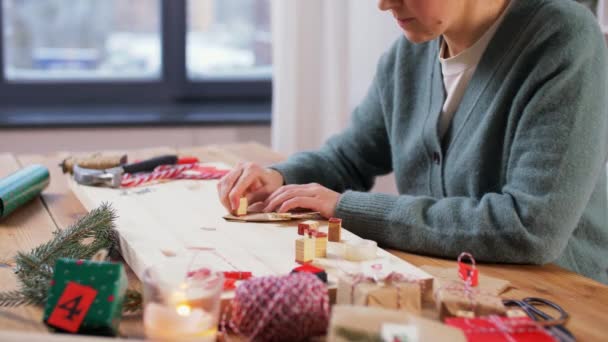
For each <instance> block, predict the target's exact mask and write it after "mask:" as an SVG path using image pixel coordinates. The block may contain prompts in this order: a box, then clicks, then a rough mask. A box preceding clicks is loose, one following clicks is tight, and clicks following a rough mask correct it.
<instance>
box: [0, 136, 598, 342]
mask: <svg viewBox="0 0 608 342" xmlns="http://www.w3.org/2000/svg"><path fill="white" fill-rule="evenodd" d="M122 152H125V151H122ZM127 152H128V154H129V158H130V159H131V160H135V159H143V158H147V157H150V156H154V155H158V154H161V153H175V152H178V153H180V154H183V155H193V156H197V157H199V158H200V159H201V160H202V161H223V162H226V163H228V164H231V165H234V164H236V163H237V162H239V161H243V160H250V161H255V162H258V163H261V164H264V165H267V164H271V163H274V162H277V161H280V160H282V159H283V157H282V156H281V155H279V154H277V153H275V152H273V151H271V150H269V149H268V148H266V147H264V146H261V145H259V144H255V143H249V144H237V145H223V146H207V147H200V148H187V149H178V150H177V151H176V149H172V148H155V149H147V150H138V151H127ZM66 155H67V154H66V153H56V154H53V155H46V156H42V155H20V156H14V155H11V154H0V177H4V176H6V175H8V174H9V173H11V172H13V171H15V170H17V169H18V168H20V167H24V166H27V165H31V164H42V165H45V166H47V167H48V168H49V170H50V172H51V180H52V181H51V184H50V186H49V187H48V188H47V189H46V190H45V192H44V193H43V196H42V198H41V199H37V200H35V201H33V202H31V203H30V204H28V205H26V206H25V207H23V208H21V209H19V210H18V211H16V212H14V213H13V214H12V215H11V216H9V217H8V218H7V219H5V220H4V221H2V222H0V260H4V261H7V260H10V258H11V257H12V256H13V255H15V253H16V252H18V251H29V250H30V249H32V248H33V247H35V246H37V245H39V244H41V243H44V242H46V241H48V240H49V239H50V238H51V232H52V231H53V230H55V229H56V228H59V229H63V228H65V227H67V226H69V225H70V224H71V223H72V222H74V221H75V220H76V219H77V218H78V217H80V216H82V215H84V214H86V211H85V209H84V207H83V206H82V205H81V204H80V202H79V201H78V200H77V199H76V197H75V196H74V194H72V192H71V191H70V190H69V189H68V186H67V183H66V178H65V176H64V175H63V174H62V173H61V170H60V168H59V167H58V166H57V164H58V163H59V162H60V161H61V160H62V159H63V158H64V157H65V156H66ZM393 253H394V254H396V255H397V256H399V257H401V258H403V259H405V260H406V261H408V262H410V263H412V264H414V265H417V266H422V265H435V266H443V267H454V266H455V262H454V261H451V260H442V259H437V258H431V257H425V256H419V255H413V254H408V253H403V252H397V251H393ZM479 269H480V271H481V272H483V273H486V274H489V275H492V276H495V277H499V278H503V279H507V280H509V281H511V283H512V284H513V285H514V287H515V289H512V290H510V291H508V292H507V293H506V294H505V297H508V298H523V297H527V296H538V297H543V298H547V299H549V300H552V301H555V302H556V303H559V304H560V305H561V306H562V307H564V309H566V310H567V311H568V312H569V313H570V314H571V319H570V321H569V323H568V325H567V327H568V328H569V329H570V330H571V331H572V332H573V333H574V334H575V336H576V337H577V338H578V339H579V340H581V341H596V340H598V341H599V340H606V338H607V337H608V286H605V285H603V284H600V283H598V282H596V281H594V280H591V279H588V278H585V277H583V276H580V275H578V274H575V273H572V272H569V271H567V270H564V269H562V268H560V267H558V266H555V265H546V266H517V265H481V266H479ZM130 284H131V286H135V287H136V286H138V285H139V281H138V280H137V279H136V278H135V277H134V276H133V274H132V273H131V274H130ZM16 286H17V282H16V278H15V276H14V275H13V273H12V270H11V268H10V261H9V264H8V265H7V264H6V263H0V291H3V290H11V289H15V288H16ZM120 330H121V335H122V336H124V337H129V338H141V337H143V327H142V319H141V316H140V315H134V316H129V317H126V318H124V319H123V321H122V323H121V327H120ZM15 331H20V332H25V333H28V335H27V336H28V337H25V336H22V335H20V334H19V333H15ZM31 333H40V334H48V331H47V329H46V328H45V326H44V325H43V324H42V309H40V308H36V307H20V308H10V309H9V308H0V340H1V341H9V340H15V341H17V340H23V339H24V338H27V339H28V340H30V339H33V338H34V337H32V335H31ZM46 338H48V336H47V337H46ZM46 338H45V337H44V336H38V338H36V340H45V339H46Z"/></svg>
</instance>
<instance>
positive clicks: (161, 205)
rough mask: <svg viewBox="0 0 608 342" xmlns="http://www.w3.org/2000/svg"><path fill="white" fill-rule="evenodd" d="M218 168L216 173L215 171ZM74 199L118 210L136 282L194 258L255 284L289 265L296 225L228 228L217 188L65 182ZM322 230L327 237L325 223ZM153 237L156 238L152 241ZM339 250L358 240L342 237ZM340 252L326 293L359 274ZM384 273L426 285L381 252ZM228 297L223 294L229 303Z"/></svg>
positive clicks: (332, 258) (332, 255) (330, 265)
mask: <svg viewBox="0 0 608 342" xmlns="http://www.w3.org/2000/svg"><path fill="white" fill-rule="evenodd" d="M220 167H221V166H220ZM70 186H71V188H72V190H73V191H74V193H75V194H76V196H77V197H78V198H79V199H80V200H81V202H82V203H83V204H84V206H85V207H86V208H88V209H89V210H90V209H92V208H95V207H97V206H99V205H100V204H101V203H103V202H108V203H112V205H113V207H114V208H115V209H116V210H117V214H118V219H117V228H118V232H119V234H120V236H121V251H122V255H123V257H124V258H125V260H126V261H127V263H129V265H130V266H131V268H132V269H133V271H134V272H135V274H137V275H138V276H139V277H140V279H141V276H142V275H143V272H144V271H145V269H146V268H148V267H150V266H152V265H159V264H163V263H166V262H168V261H169V260H170V259H176V258H177V259H179V258H182V259H184V260H185V261H186V262H187V261H189V260H191V259H193V258H195V257H196V259H195V261H194V265H193V268H196V267H197V266H196V262H197V261H199V260H200V261H201V262H203V261H204V263H205V265H209V264H210V265H212V266H213V267H215V268H217V269H219V270H222V271H250V272H253V274H254V275H256V276H266V275H282V274H288V273H289V272H290V271H291V270H292V269H293V268H294V267H297V266H298V265H297V264H296V263H295V261H294V259H295V240H296V239H297V238H298V237H299V236H298V235H297V222H296V221H291V222H284V223H265V224H259V223H252V222H228V221H226V220H224V219H223V218H222V217H223V216H224V215H225V214H226V213H225V209H224V207H223V206H222V205H221V203H220V201H219V199H218V195H217V181H193V180H183V181H176V182H169V183H164V184H157V185H152V186H147V187H143V188H138V189H133V190H130V189H129V190H122V189H108V188H99V187H91V186H82V185H79V184H76V183H75V182H73V181H72V182H70ZM321 229H322V230H325V231H326V230H327V224H326V223H325V224H324V225H323V226H322V228H321ZM150 232H154V233H150ZM342 235H343V240H344V241H345V242H353V241H357V240H360V238H359V237H357V236H356V235H354V234H352V233H349V232H348V231H346V230H345V231H344V232H343V234H342ZM343 246H344V244H340V243H333V242H332V243H329V246H328V258H320V259H319V263H320V264H321V265H322V266H323V267H324V268H325V269H326V271H327V272H328V276H329V284H330V287H335V286H336V281H337V275H338V273H339V272H340V271H341V270H347V271H348V270H353V271H356V270H358V267H359V264H360V263H349V262H347V261H345V260H343V258H342V257H341V255H342V254H343V249H344V247H343ZM380 260H382V261H383V262H384V265H385V268H386V269H390V270H394V271H397V272H401V273H405V274H409V275H411V276H413V277H415V278H418V279H421V280H426V281H428V282H429V283H428V284H427V285H428V287H427V288H429V289H430V288H432V286H431V285H432V284H431V283H430V282H431V281H432V277H431V276H430V275H429V274H427V273H426V272H424V271H422V270H420V269H418V268H415V267H413V266H412V265H410V264H408V263H406V262H405V261H403V260H401V259H399V258H397V257H395V256H393V255H391V254H390V253H388V252H385V251H382V250H379V254H378V260H376V261H375V262H379V261H380ZM229 297H230V294H227V298H229Z"/></svg>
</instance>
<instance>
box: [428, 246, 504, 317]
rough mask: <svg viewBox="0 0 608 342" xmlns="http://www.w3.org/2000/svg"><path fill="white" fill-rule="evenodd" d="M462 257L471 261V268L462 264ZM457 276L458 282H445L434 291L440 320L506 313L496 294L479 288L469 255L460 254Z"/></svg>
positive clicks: (473, 261)
mask: <svg viewBox="0 0 608 342" xmlns="http://www.w3.org/2000/svg"><path fill="white" fill-rule="evenodd" d="M464 257H467V258H469V259H470V260H471V262H472V266H469V265H465V264H464V262H463V260H462V259H463V258H464ZM457 274H458V276H459V277H460V279H459V280H456V281H450V282H445V283H444V284H442V285H441V286H439V287H438V288H437V289H435V291H434V295H435V303H436V305H437V310H438V311H439V317H440V319H441V320H443V319H445V318H446V317H467V318H473V317H480V316H488V315H504V314H505V313H506V308H505V306H504V305H503V303H502V299H501V298H500V297H498V295H497V294H494V293H491V292H487V291H484V290H483V289H480V288H479V286H478V285H479V283H478V271H477V269H476V268H475V259H474V258H473V256H472V255H471V254H469V253H466V252H465V253H461V254H460V256H459V257H458V270H457Z"/></svg>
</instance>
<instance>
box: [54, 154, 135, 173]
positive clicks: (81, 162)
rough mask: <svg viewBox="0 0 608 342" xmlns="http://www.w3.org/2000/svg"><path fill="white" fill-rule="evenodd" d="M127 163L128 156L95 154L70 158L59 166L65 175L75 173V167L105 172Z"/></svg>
mask: <svg viewBox="0 0 608 342" xmlns="http://www.w3.org/2000/svg"><path fill="white" fill-rule="evenodd" d="M126 163H127V155H126V154H123V155H114V154H103V153H93V154H90V155H86V156H69V157H67V158H65V159H64V160H63V161H62V162H61V163H60V164H59V166H61V170H62V171H63V173H73V172H74V165H78V166H80V167H83V168H85V169H92V170H105V169H110V168H113V167H117V166H120V165H122V164H126Z"/></svg>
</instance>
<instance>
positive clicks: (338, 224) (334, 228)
mask: <svg viewBox="0 0 608 342" xmlns="http://www.w3.org/2000/svg"><path fill="white" fill-rule="evenodd" d="M328 222H329V227H328V228H327V231H328V235H329V241H331V242H340V240H342V237H341V234H340V233H341V231H342V219H339V218H336V217H332V218H330V219H329V221H328Z"/></svg>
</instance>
